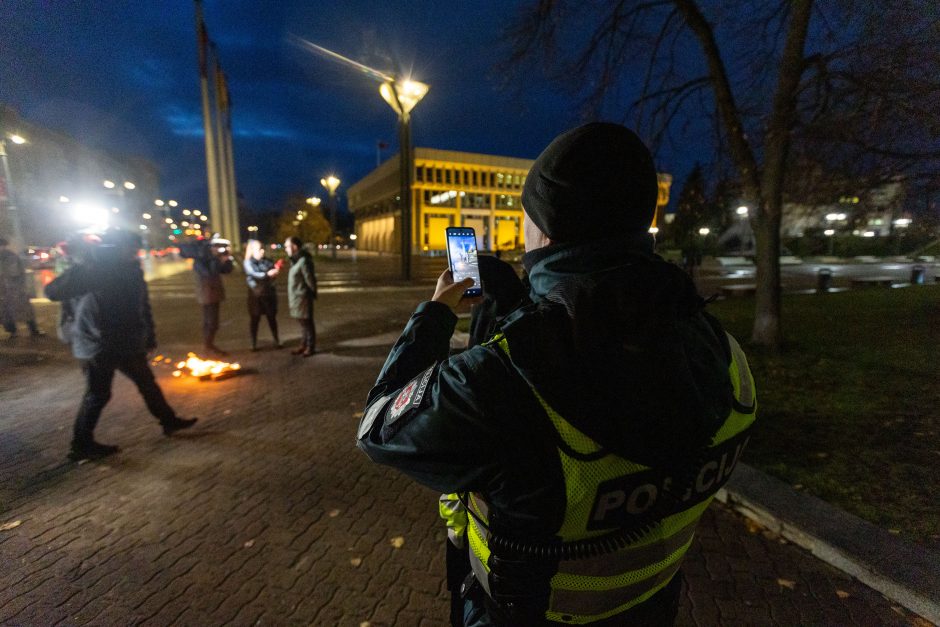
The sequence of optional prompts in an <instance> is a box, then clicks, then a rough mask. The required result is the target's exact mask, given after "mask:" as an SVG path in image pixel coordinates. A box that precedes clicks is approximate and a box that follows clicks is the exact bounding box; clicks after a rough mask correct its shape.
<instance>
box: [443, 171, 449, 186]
mask: <svg viewBox="0 0 940 627" xmlns="http://www.w3.org/2000/svg"><path fill="white" fill-rule="evenodd" d="M444 182H445V183H446V184H448V185H450V170H449V169H448V170H444Z"/></svg>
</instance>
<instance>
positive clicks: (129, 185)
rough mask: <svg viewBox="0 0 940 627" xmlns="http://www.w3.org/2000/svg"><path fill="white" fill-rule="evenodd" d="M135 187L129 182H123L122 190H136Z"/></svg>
mask: <svg viewBox="0 0 940 627" xmlns="http://www.w3.org/2000/svg"><path fill="white" fill-rule="evenodd" d="M136 188H137V186H136V185H134V184H133V183H131V182H130V181H124V189H136Z"/></svg>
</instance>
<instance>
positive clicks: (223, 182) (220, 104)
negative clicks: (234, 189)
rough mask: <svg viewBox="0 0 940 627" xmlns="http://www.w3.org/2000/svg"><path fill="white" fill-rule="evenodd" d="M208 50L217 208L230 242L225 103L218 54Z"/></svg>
mask: <svg viewBox="0 0 940 627" xmlns="http://www.w3.org/2000/svg"><path fill="white" fill-rule="evenodd" d="M209 49H210V50H212V52H213V57H214V60H215V65H214V72H213V76H212V77H213V79H214V83H215V139H216V142H217V145H218V147H219V152H218V160H217V162H216V167H217V168H218V173H219V207H220V208H221V212H220V213H221V214H222V224H221V227H222V228H221V233H222V237H224V238H225V239H227V240H232V209H231V207H230V206H229V197H228V167H227V165H226V164H227V163H228V155H227V154H226V153H227V150H228V146H226V143H225V128H224V121H223V118H224V117H225V109H224V107H225V102H224V95H223V93H222V78H221V77H222V66H221V65H220V64H219V57H218V54H216V52H215V46H214V45H212V44H211V43H210V48H209Z"/></svg>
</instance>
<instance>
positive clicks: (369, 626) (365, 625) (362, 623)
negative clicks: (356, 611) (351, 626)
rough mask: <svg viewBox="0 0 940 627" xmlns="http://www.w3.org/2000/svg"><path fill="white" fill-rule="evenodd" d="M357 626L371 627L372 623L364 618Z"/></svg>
mask: <svg viewBox="0 0 940 627" xmlns="http://www.w3.org/2000/svg"><path fill="white" fill-rule="evenodd" d="M359 627H372V623H370V622H369V621H367V620H364V621H362V622H361V623H359Z"/></svg>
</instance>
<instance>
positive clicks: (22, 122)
mask: <svg viewBox="0 0 940 627" xmlns="http://www.w3.org/2000/svg"><path fill="white" fill-rule="evenodd" d="M0 133H2V134H3V137H10V136H13V135H15V136H18V137H21V138H22V139H23V140H24V143H22V144H16V145H14V144H12V143H11V142H10V141H7V142H6V153H7V156H6V160H7V167H8V170H9V179H10V180H9V181H7V180H6V176H5V174H4V172H3V171H2V170H0V178H2V179H3V180H2V185H0V189H2V193H0V205H3V206H2V208H3V210H4V212H3V217H4V220H3V222H9V214H10V213H11V212H10V211H9V209H10V207H11V205H12V206H13V207H15V213H16V214H17V215H18V221H19V230H20V231H21V234H22V237H23V240H24V241H23V242H22V244H24V245H28V246H50V245H53V244H55V243H56V242H59V241H61V240H63V239H65V238H66V237H68V236H70V235H72V234H73V233H75V232H76V231H77V230H80V229H82V228H88V227H93V226H104V225H111V226H121V227H123V228H126V229H130V230H138V231H139V232H140V233H141V235H142V236H143V237H144V239H145V240H146V241H148V243H149V240H150V239H153V240H154V242H153V245H155V246H156V245H162V246H165V245H166V242H167V235H168V233H169V231H168V228H167V227H168V224H167V223H166V222H164V218H165V217H166V215H168V214H166V210H167V209H168V208H161V207H158V206H155V205H154V200H155V199H156V198H158V197H159V188H160V179H159V175H158V172H157V168H156V166H155V165H154V164H152V163H150V162H149V161H146V160H144V159H135V158H125V157H123V156H119V155H112V154H107V153H105V152H102V151H100V150H94V149H91V148H88V147H87V146H84V145H83V144H81V143H79V142H78V141H76V140H75V139H73V138H71V137H69V136H67V135H64V134H62V133H59V132H57V131H53V130H50V129H47V128H44V127H42V126H39V125H37V124H33V123H31V122H29V121H27V120H26V119H24V118H22V117H21V116H20V115H19V114H18V113H17V112H16V111H15V110H14V109H12V108H11V107H8V106H5V105H3V104H2V103H0ZM145 216H150V217H145ZM144 227H146V228H144ZM0 228H2V229H3V230H6V231H12V225H10V224H2V225H0ZM7 237H8V238H9V237H10V235H9V234H8V235H7Z"/></svg>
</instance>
